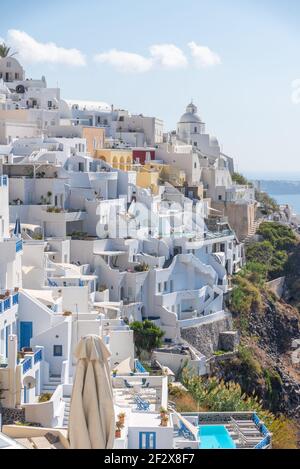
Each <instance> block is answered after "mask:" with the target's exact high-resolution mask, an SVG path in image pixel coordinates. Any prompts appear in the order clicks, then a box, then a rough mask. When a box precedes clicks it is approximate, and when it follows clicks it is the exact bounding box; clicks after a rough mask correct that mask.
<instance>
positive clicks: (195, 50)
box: [188, 41, 222, 68]
mask: <svg viewBox="0 0 300 469" xmlns="http://www.w3.org/2000/svg"><path fill="white" fill-rule="evenodd" d="M188 46H189V48H190V49H191V53H192V56H193V57H194V59H195V63H196V65H197V67H199V68H205V67H213V66H215V65H220V64H221V63H222V61H221V57H220V56H219V55H218V54H216V53H215V52H213V51H212V50H211V49H210V48H209V47H206V46H200V45H198V44H196V43H195V42H194V41H192V42H189V43H188Z"/></svg>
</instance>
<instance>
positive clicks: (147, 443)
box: [139, 432, 156, 449]
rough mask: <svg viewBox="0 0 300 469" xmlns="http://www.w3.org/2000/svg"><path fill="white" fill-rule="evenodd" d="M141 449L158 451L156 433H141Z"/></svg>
mask: <svg viewBox="0 0 300 469" xmlns="http://www.w3.org/2000/svg"><path fill="white" fill-rule="evenodd" d="M139 449H156V433H155V432H140V441H139Z"/></svg>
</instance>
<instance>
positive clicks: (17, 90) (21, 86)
mask: <svg viewBox="0 0 300 469" xmlns="http://www.w3.org/2000/svg"><path fill="white" fill-rule="evenodd" d="M16 92H17V93H19V94H24V93H25V87H24V86H23V85H18V86H17V87H16Z"/></svg>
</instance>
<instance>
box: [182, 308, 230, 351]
mask: <svg viewBox="0 0 300 469" xmlns="http://www.w3.org/2000/svg"><path fill="white" fill-rule="evenodd" d="M232 329H233V321H232V316H231V314H230V313H227V314H226V316H225V318H222V319H220V320H217V321H214V322H210V323H206V324H200V325H199V326H194V327H188V328H185V329H181V337H182V338H183V339H184V340H186V341H187V342H188V343H189V344H191V345H192V346H193V347H195V349H196V350H198V351H199V352H201V353H202V354H203V355H205V356H206V358H210V357H212V356H213V355H214V352H216V351H218V350H221V343H220V334H222V333H223V332H227V331H232Z"/></svg>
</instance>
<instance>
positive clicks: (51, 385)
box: [42, 375, 61, 394]
mask: <svg viewBox="0 0 300 469" xmlns="http://www.w3.org/2000/svg"><path fill="white" fill-rule="evenodd" d="M60 384H61V377H60V376H55V375H52V376H49V381H48V383H45V384H44V386H43V390H42V393H43V394H44V393H51V394H53V393H54V392H55V390H56V388H57V386H59V385H60Z"/></svg>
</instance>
